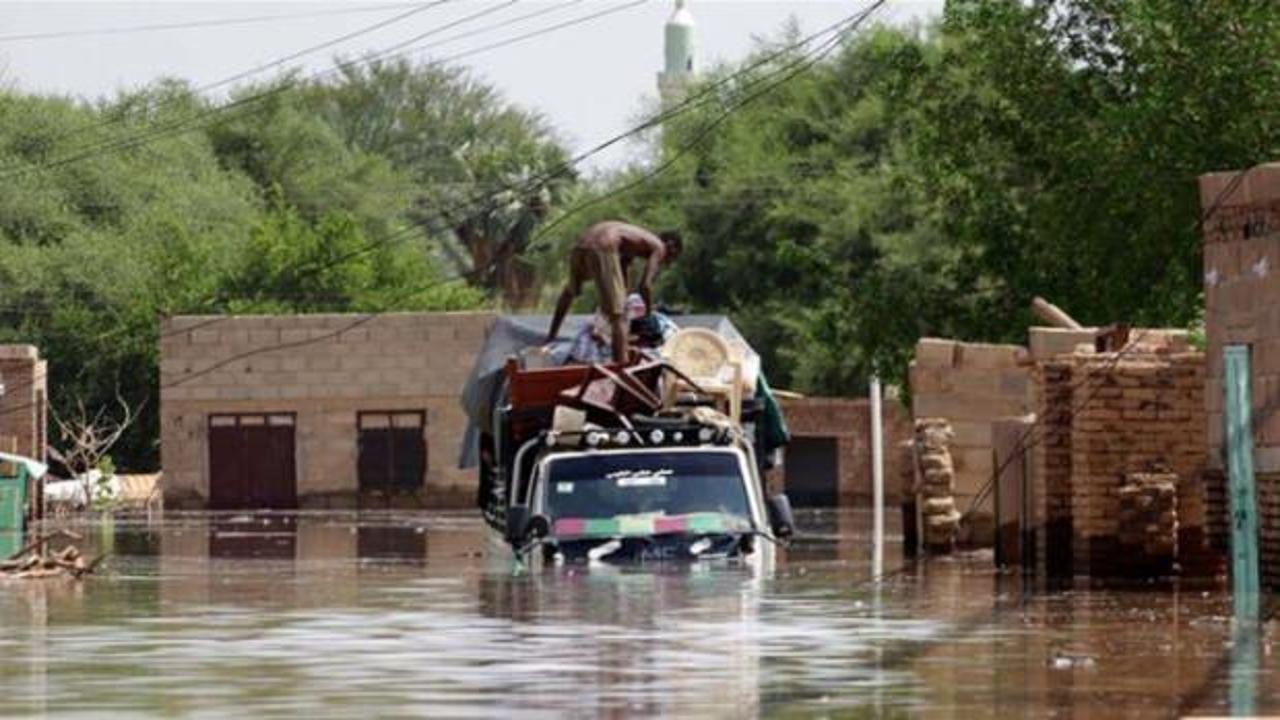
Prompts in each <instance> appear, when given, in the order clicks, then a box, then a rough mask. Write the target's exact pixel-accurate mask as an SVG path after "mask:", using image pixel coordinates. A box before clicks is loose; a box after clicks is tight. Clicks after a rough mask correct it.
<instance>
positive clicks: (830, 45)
mask: <svg viewBox="0 0 1280 720" xmlns="http://www.w3.org/2000/svg"><path fill="white" fill-rule="evenodd" d="M886 2H887V0H876V2H874V3H873V4H872V5H871V6H870V7H869V8H868V9H866V10H864V11H863V12H861V13H860V14H857V15H856V16H855V20H854V21H853V22H852V23H850V24H849V27H847V28H845V29H844V30H842V31H841V32H839V33H837V34H836V35H835V36H834V37H833V38H832V39H831V40H829V41H827V42H826V43H824V44H823V45H821V46H819V50H818V51H817V52H815V53H814V56H813V57H811V58H802V59H801V60H798V61H796V62H793V63H792V64H791V66H788V67H784V68H783V70H789V71H790V72H787V73H786V74H785V75H784V76H783V77H782V78H781V79H780V80H778V81H777V82H774V83H771V84H769V85H767V86H766V87H764V88H762V89H761V90H758V91H756V92H754V93H752V94H750V95H747V96H746V97H744V98H742V99H740V100H738V101H737V102H736V103H734V104H733V105H731V106H730V107H729V108H728V109H727V110H726V111H725V112H724V113H723V114H722V115H721V116H720V117H719V118H717V119H716V120H715V121H713V122H712V123H709V124H708V125H707V126H706V127H705V128H704V129H703V131H702V132H701V133H699V135H698V138H696V139H695V141H697V140H700V139H701V138H703V137H706V136H707V135H708V134H709V133H710V132H711V131H713V130H714V129H715V128H716V127H718V126H719V124H720V123H721V122H723V120H725V119H726V118H727V117H728V116H729V115H731V114H732V113H733V112H735V111H736V110H738V109H739V108H741V107H742V106H744V105H746V104H747V103H749V102H752V101H754V100H755V99H757V98H759V97H761V96H762V95H764V94H765V93H767V92H768V91H770V90H772V89H773V88H775V87H777V86H778V85H780V84H782V83H784V82H786V81H788V80H790V79H791V78H793V77H795V76H796V75H797V74H799V73H800V72H803V71H804V70H806V69H808V68H809V67H811V66H812V65H813V64H814V63H817V62H819V61H820V60H821V59H822V58H823V57H825V56H826V55H827V54H828V53H830V52H831V50H832V49H834V48H835V47H836V46H837V45H838V43H839V41H840V40H841V39H842V38H843V37H844V35H845V34H846V33H847V32H849V31H851V30H852V29H853V28H855V27H857V26H858V25H859V24H861V23H862V22H864V21H865V20H866V18H868V17H870V15H871V14H872V13H873V12H875V11H876V10H877V9H879V8H880V7H881V6H882V5H884V4H886ZM781 73H782V71H777V72H775V73H774V74H775V75H776V74H781ZM767 79H768V78H764V79H760V80H757V81H756V83H757V84H759V83H762V82H764V81H765V80H767ZM645 126H646V127H647V125H645ZM668 166H669V164H668ZM658 172H660V170H658ZM581 207H582V206H579V208H575V211H576V210H578V209H581ZM440 217H441V219H444V218H445V217H446V216H445V215H444V214H442V215H441V216H440ZM495 262H496V259H495V261H494V262H491V263H490V265H493V264H494V263H495ZM458 279H461V276H459V277H455V278H450V279H448V280H445V281H442V282H451V281H456V280H458ZM422 291H423V290H421V289H415V290H414V292H415V293H416V292H422ZM393 305H394V303H390V304H389V306H393ZM385 312H386V310H383V311H378V312H372V313H368V314H366V315H364V316H362V317H361V318H360V319H358V320H356V321H354V322H353V323H352V324H351V325H349V326H347V327H344V328H342V329H340V330H338V331H335V333H341V332H343V331H346V330H350V329H352V328H354V327H356V326H358V325H360V324H364V323H367V322H369V321H371V320H373V319H374V318H376V317H378V316H380V315H382V314H385ZM322 339H324V336H321V337H318V338H309V339H307V340H301V341H295V342H293V343H281V344H276V345H270V346H265V347H262V348H254V349H253V350H251V351H246V353H241V354H240V355H237V356H233V357H232V358H227V359H224V360H220V361H217V362H215V363H213V364H211V365H209V366H207V367H205V368H202V369H201V370H197V371H192V372H189V373H187V374H185V375H183V376H181V377H178V378H176V379H174V380H172V381H170V382H169V383H165V384H162V385H161V388H162V389H164V388H168V387H173V386H176V385H179V384H182V383H184V382H187V381H189V380H191V379H194V378H195V377H199V376H201V375H203V374H207V373H209V372H213V371H215V370H216V369H218V368H221V367H225V366H227V365H229V364H230V363H232V362H235V361H236V360H240V359H243V358H244V357H248V356H249V355H257V354H262V353H267V352H273V351H277V350H282V349H292V348H295V347H301V346H304V345H307V344H310V343H314V342H319V341H321V340H322Z"/></svg>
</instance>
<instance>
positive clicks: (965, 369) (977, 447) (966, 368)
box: [911, 338, 1030, 516]
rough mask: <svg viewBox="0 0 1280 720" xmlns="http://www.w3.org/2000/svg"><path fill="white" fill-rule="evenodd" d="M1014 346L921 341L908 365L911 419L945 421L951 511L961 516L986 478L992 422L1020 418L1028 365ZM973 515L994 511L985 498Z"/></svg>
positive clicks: (1025, 403) (1025, 401)
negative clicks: (950, 435)
mask: <svg viewBox="0 0 1280 720" xmlns="http://www.w3.org/2000/svg"><path fill="white" fill-rule="evenodd" d="M1028 357H1029V356H1028V353H1027V350H1026V348H1023V347H1022V346H1019V345H984V344H979V343H962V342H957V341H954V340H941V339H937V338H924V339H922V340H920V342H919V343H917V344H916V352H915V360H914V361H913V362H912V364H911V409H912V414H913V416H914V417H916V418H945V419H946V420H948V421H949V422H950V423H951V428H952V431H953V432H954V433H955V439H954V441H953V443H952V445H951V456H952V460H953V462H954V464H955V498H956V506H957V507H958V508H960V509H961V511H965V510H968V509H969V506H970V503H971V502H972V501H973V499H974V497H975V496H976V495H977V494H978V493H979V491H980V490H981V489H982V487H983V486H984V485H986V484H987V482H988V481H989V480H990V479H991V475H992V471H993V467H992V462H991V447H992V445H991V423H992V422H993V421H995V420H997V419H999V418H1004V417H1010V416H1016V415H1025V414H1026V413H1027V410H1028V394H1027V385H1028V382H1029V376H1030V374H1029V367H1028V365H1029V363H1028ZM978 510H979V512H978V513H976V514H978V515H982V514H986V515H988V516H989V515H990V513H991V512H993V505H992V501H991V500H990V499H988V500H987V501H986V502H984V503H983V505H982V506H981V508H979V509H978Z"/></svg>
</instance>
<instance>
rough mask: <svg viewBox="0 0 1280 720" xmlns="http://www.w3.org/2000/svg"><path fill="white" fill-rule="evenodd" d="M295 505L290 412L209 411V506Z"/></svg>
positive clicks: (289, 507)
mask: <svg viewBox="0 0 1280 720" xmlns="http://www.w3.org/2000/svg"><path fill="white" fill-rule="evenodd" d="M297 506H298V491H297V478H296V476H295V473H294V418H293V415H291V414H285V413H270V414H254V415H210V416H209V507H210V508H211V509H213V510H292V509H294V508H296V507H297Z"/></svg>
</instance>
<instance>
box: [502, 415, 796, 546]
mask: <svg viewBox="0 0 1280 720" xmlns="http://www.w3.org/2000/svg"><path fill="white" fill-rule="evenodd" d="M641 424H643V423H641ZM529 442H530V443H531V444H530V445H527V446H526V447H525V448H523V452H525V453H532V454H533V457H532V458H531V461H530V462H529V463H528V464H527V467H528V468H529V471H528V472H527V473H525V474H522V476H520V477H519V478H518V479H517V480H516V482H515V483H513V484H512V486H511V495H510V497H508V498H507V503H506V508H505V509H506V512H505V513H504V516H503V518H502V522H501V524H500V525H499V524H498V523H496V522H495V523H494V525H495V529H500V530H501V531H502V533H503V536H504V538H505V540H506V541H507V542H508V543H509V544H510V545H511V547H512V548H513V550H515V551H516V552H518V553H528V552H539V553H540V554H541V555H542V558H543V559H544V560H547V561H551V562H554V563H557V564H559V563H591V562H653V561H697V560H709V559H722V558H738V557H750V556H754V555H757V554H759V553H760V551H761V550H763V549H764V548H763V547H762V546H764V545H768V544H770V543H771V542H776V537H775V533H776V534H780V535H789V534H790V530H791V527H790V518H789V509H784V508H776V509H775V510H774V514H775V516H779V514H781V515H783V516H785V517H781V518H778V519H781V520H782V522H771V521H770V514H769V510H768V507H769V505H768V503H767V502H766V499H765V497H764V492H763V485H762V483H761V482H760V478H759V474H758V470H757V466H756V463H755V460H754V458H753V456H752V451H751V447H750V446H749V445H748V444H745V443H743V442H741V439H740V438H739V437H736V436H735V435H734V434H733V433H731V432H725V431H723V430H720V431H717V430H716V429H713V428H707V427H705V426H704V427H700V426H698V425H696V424H686V425H683V426H679V429H672V428H671V427H670V426H668V427H667V428H666V429H658V428H650V429H647V430H645V429H640V430H634V429H618V430H613V431H607V430H592V431H588V432H586V433H584V434H582V435H581V436H578V437H573V436H568V437H566V436H559V435H556V434H554V433H548V434H546V435H544V436H541V437H539V438H536V439H534V440H531V441H529ZM521 460H523V458H521ZM518 464H521V465H523V464H524V463H523V462H521V463H518ZM774 502H775V504H776V503H779V502H781V501H779V500H775V501H774ZM494 519H495V520H497V518H496V517H495V518H494Z"/></svg>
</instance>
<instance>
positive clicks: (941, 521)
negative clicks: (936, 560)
mask: <svg viewBox="0 0 1280 720" xmlns="http://www.w3.org/2000/svg"><path fill="white" fill-rule="evenodd" d="M915 431H916V436H915V445H916V447H915V451H916V464H917V466H918V468H919V475H918V481H917V484H916V494H917V495H918V496H919V498H920V500H919V503H920V518H921V525H922V530H923V533H924V545H925V547H926V548H927V549H928V550H929V551H930V552H935V553H948V552H951V550H952V549H953V548H954V546H955V538H956V531H957V529H958V528H959V526H960V512H959V511H958V510H957V509H956V503H955V494H954V493H955V467H954V465H953V464H952V462H951V441H952V440H953V439H954V437H955V434H954V433H953V432H952V430H951V424H950V423H949V422H947V421H946V420H945V419H942V418H920V419H918V420H916V427H915Z"/></svg>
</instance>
